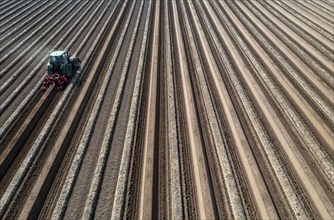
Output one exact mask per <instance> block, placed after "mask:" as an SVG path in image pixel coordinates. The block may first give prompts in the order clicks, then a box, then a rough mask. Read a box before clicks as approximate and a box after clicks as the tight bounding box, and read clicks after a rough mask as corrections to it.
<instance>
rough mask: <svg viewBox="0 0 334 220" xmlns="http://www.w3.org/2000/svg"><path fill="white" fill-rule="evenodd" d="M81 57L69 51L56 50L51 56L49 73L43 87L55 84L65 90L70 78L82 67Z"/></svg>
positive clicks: (48, 67)
mask: <svg viewBox="0 0 334 220" xmlns="http://www.w3.org/2000/svg"><path fill="white" fill-rule="evenodd" d="M80 63H81V61H80V59H79V58H77V57H75V56H71V55H70V54H69V53H68V52H67V51H54V52H52V53H51V54H50V56H49V62H48V65H47V75H46V76H45V77H44V79H43V81H42V88H43V89H44V90H46V89H47V88H48V87H49V86H52V85H54V86H55V87H56V88H57V89H58V90H63V89H64V88H65V87H66V85H67V84H68V83H69V80H71V78H72V77H73V76H74V75H75V73H76V72H77V70H79V69H80Z"/></svg>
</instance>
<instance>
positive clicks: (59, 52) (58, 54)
mask: <svg viewBox="0 0 334 220" xmlns="http://www.w3.org/2000/svg"><path fill="white" fill-rule="evenodd" d="M64 53H65V51H62V50H58V51H53V52H52V53H51V54H50V56H55V57H57V56H61V55H63V54H64Z"/></svg>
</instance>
